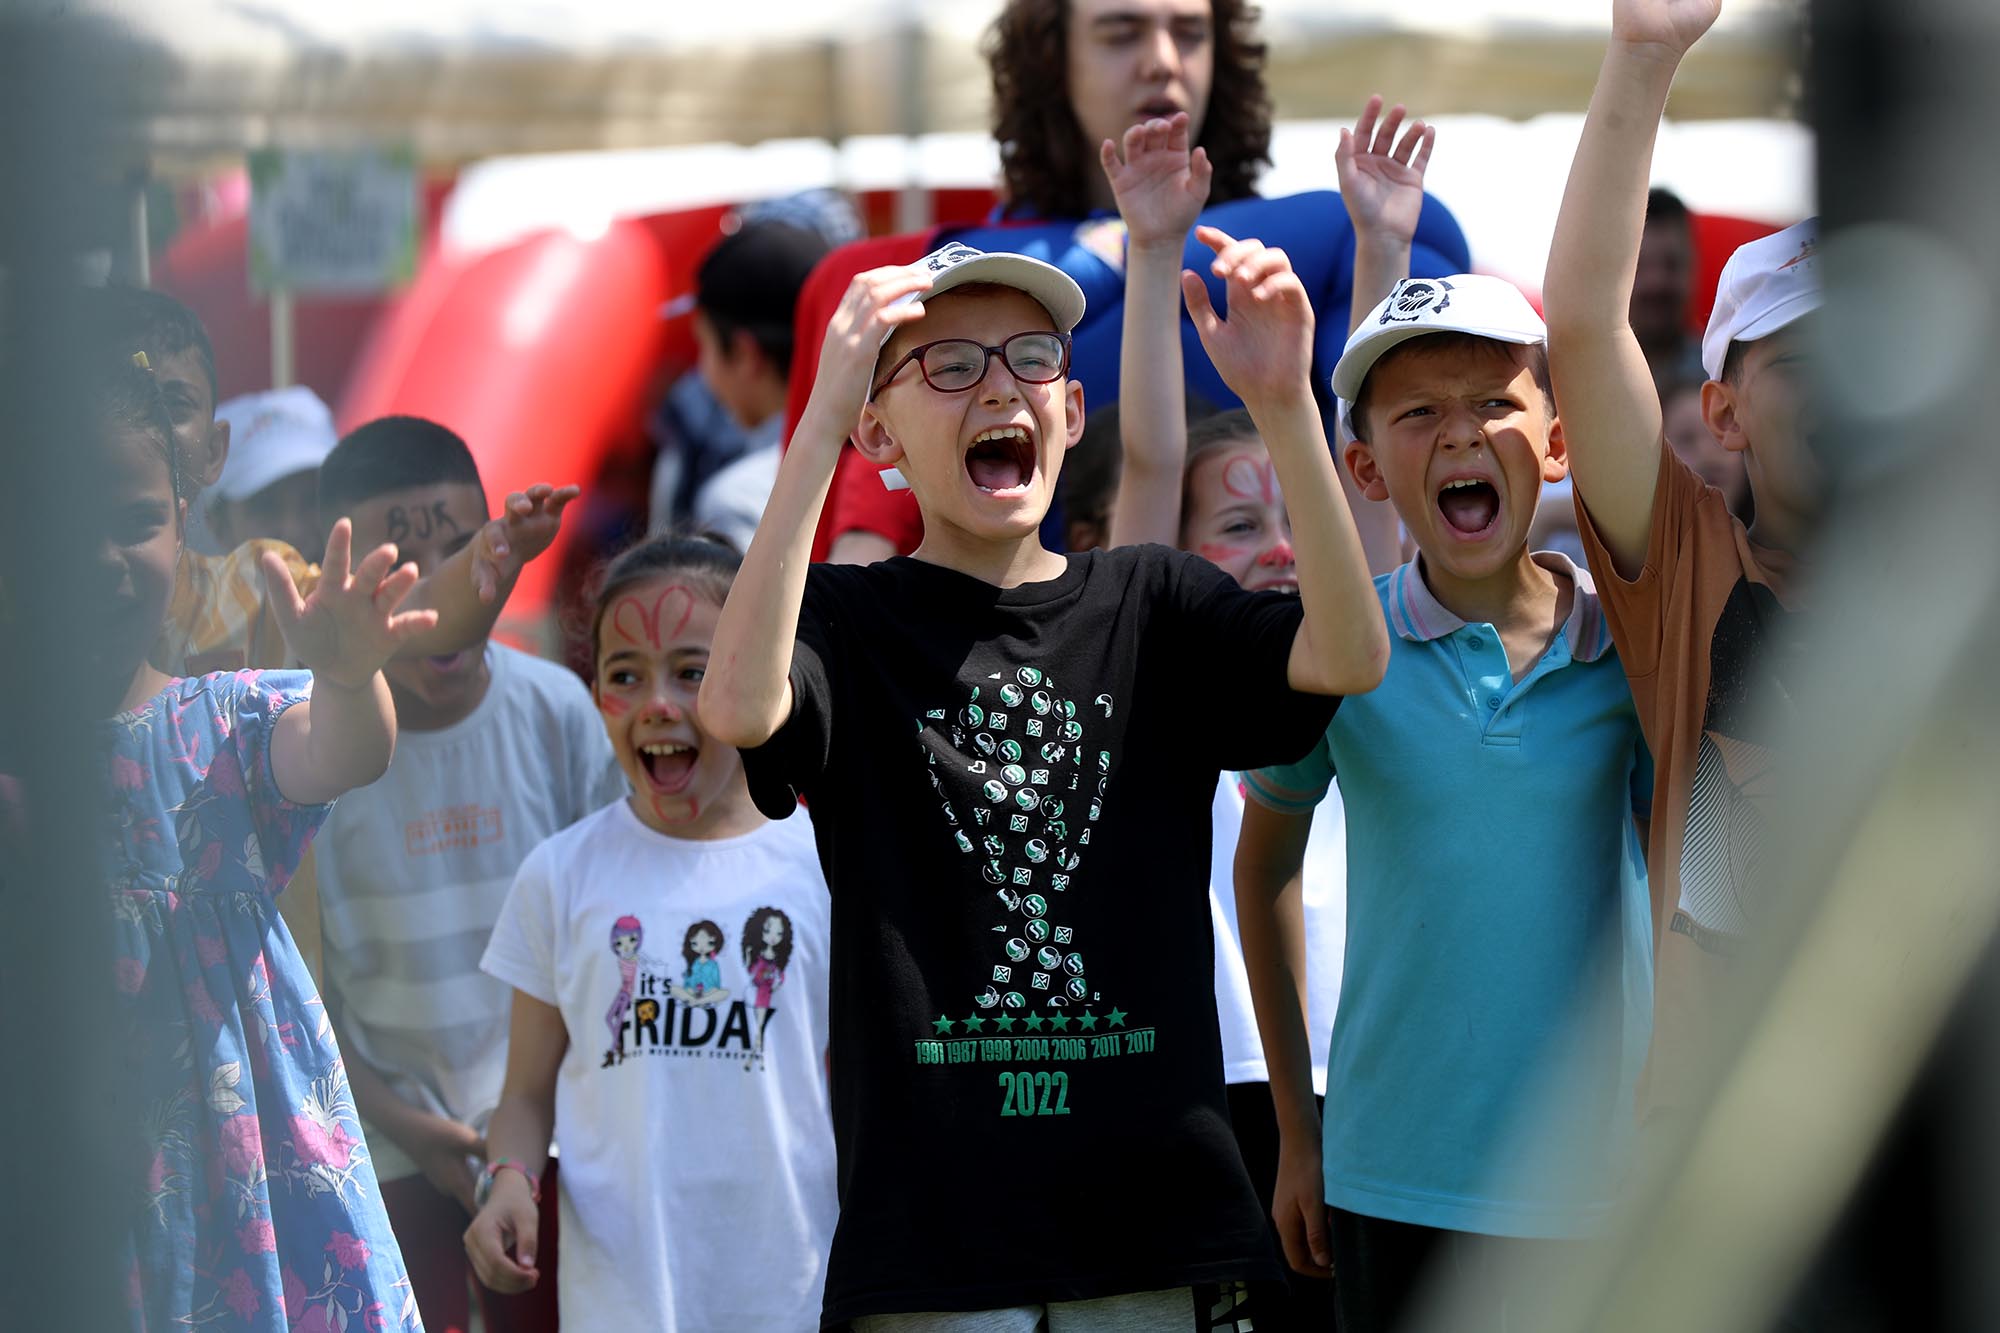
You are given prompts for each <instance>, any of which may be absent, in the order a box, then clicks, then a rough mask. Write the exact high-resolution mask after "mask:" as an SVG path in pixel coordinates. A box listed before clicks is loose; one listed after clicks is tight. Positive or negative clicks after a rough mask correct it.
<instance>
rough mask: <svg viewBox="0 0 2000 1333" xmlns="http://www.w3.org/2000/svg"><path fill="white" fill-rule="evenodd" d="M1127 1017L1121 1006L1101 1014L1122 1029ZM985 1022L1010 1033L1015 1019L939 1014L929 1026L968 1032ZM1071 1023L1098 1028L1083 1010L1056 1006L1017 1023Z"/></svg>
mask: <svg viewBox="0 0 2000 1333" xmlns="http://www.w3.org/2000/svg"><path fill="white" fill-rule="evenodd" d="M1128 1017H1130V1015H1129V1014H1127V1013H1126V1012H1125V1011H1124V1010H1123V1009H1113V1010H1112V1011H1111V1012H1110V1013H1108V1014H1106V1015H1104V1019H1103V1021H1104V1022H1105V1024H1107V1025H1108V1026H1110V1027H1114V1028H1122V1027H1124V1026H1125V1020H1126V1019H1127V1018H1128ZM988 1022H991V1023H992V1024H993V1028H994V1030H995V1031H996V1032H1012V1031H1013V1030H1014V1027H1015V1023H1016V1020H1015V1018H1014V1015H1012V1014H1004V1013H1003V1014H1001V1015H1000V1016H999V1017H998V1018H994V1019H986V1018H982V1017H981V1016H980V1015H978V1014H973V1015H972V1016H971V1017H969V1018H959V1019H952V1018H947V1017H945V1016H944V1015H943V1014H939V1015H938V1016H937V1017H936V1018H934V1019H932V1020H931V1026H932V1027H933V1028H936V1029H937V1032H938V1035H939V1036H948V1035H950V1033H951V1031H952V1030H953V1029H954V1028H958V1027H963V1028H964V1029H965V1030H966V1031H967V1032H973V1033H977V1032H984V1031H985V1030H986V1025H987V1023H988ZM1072 1022H1074V1023H1075V1024H1076V1025H1077V1026H1078V1027H1080V1028H1082V1029H1083V1030H1084V1031H1086V1032H1089V1031H1092V1030H1094V1029H1095V1028H1096V1027H1097V1024H1098V1017H1097V1015H1096V1014H1093V1013H1091V1012H1090V1011H1089V1010H1088V1009H1086V1010H1084V1011H1083V1012H1082V1013H1081V1014H1078V1015H1077V1016H1076V1017H1075V1018H1074V1019H1072V1018H1071V1017H1070V1016H1069V1015H1068V1014H1066V1013H1064V1012H1063V1011H1062V1010H1060V1009H1058V1010H1056V1011H1055V1013H1053V1014H1051V1015H1049V1016H1048V1017H1047V1018H1043V1017H1042V1016H1041V1015H1040V1014H1029V1015H1028V1016H1027V1019H1026V1020H1025V1021H1023V1022H1021V1024H1020V1026H1021V1027H1022V1028H1023V1029H1024V1030H1025V1031H1028V1032H1040V1031H1041V1030H1042V1029H1043V1028H1044V1027H1047V1028H1049V1029H1050V1030H1051V1031H1055V1032H1067V1031H1069V1025H1070V1024H1071V1023H1072Z"/></svg>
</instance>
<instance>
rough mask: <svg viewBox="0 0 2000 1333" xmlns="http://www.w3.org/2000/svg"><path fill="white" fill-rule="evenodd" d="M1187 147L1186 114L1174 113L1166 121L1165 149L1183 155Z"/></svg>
mask: <svg viewBox="0 0 2000 1333" xmlns="http://www.w3.org/2000/svg"><path fill="white" fill-rule="evenodd" d="M1187 146H1188V113H1187V112H1185V111H1176V112H1174V114H1173V115H1172V116H1170V117H1168V119H1167V147H1169V148H1171V149H1173V150H1174V151H1175V152H1180V153H1184V152H1186V151H1187Z"/></svg>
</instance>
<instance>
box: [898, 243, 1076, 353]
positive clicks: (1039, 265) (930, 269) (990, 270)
mask: <svg viewBox="0 0 2000 1333" xmlns="http://www.w3.org/2000/svg"><path fill="white" fill-rule="evenodd" d="M910 267H911V268H913V269H916V270H918V271H919V272H923V273H928V274H929V275H930V279H931V285H930V287H929V288H928V289H927V290H925V291H921V292H913V293H912V294H910V295H909V296H905V297H903V298H902V299H901V300H899V301H896V302H894V303H893V305H906V304H908V303H909V302H911V301H928V300H930V299H931V298H932V297H934V296H942V295H944V294H945V293H946V292H948V291H950V290H951V289H952V288H954V287H963V286H966V285H967V284H969V283H974V282H990V283H993V284H994V285H996V286H1000V287H1012V288H1013V289H1014V290H1015V291H1017V292H1025V293H1026V294H1027V295H1029V296H1032V297H1034V298H1035V300H1036V301H1038V302H1040V303H1041V306H1042V309H1044V310H1046V311H1048V312H1049V318H1050V319H1053V320H1054V321H1055V322H1056V328H1057V329H1059V330H1061V331H1062V332H1064V333H1068V332H1069V331H1070V330H1071V329H1073V328H1075V327H1076V326H1077V323H1078V322H1079V321H1080V320H1082V319H1083V288H1081V287H1079V286H1077V285H1076V279H1075V278H1072V277H1071V276H1070V275H1069V274H1067V273H1065V272H1063V271H1062V270H1061V269H1059V268H1057V267H1056V266H1055V265H1054V264H1047V263H1044V262H1042V261H1041V260H1039V259H1030V258H1029V257H1028V256H1027V255H1017V254H1013V253H1010V252H1008V251H1005V250H975V249H973V248H972V247H971V246H969V245H962V244H960V243H959V242H957V241H952V242H950V243H949V244H946V245H941V246H939V247H938V248H937V249H935V250H933V251H931V252H930V253H929V254H927V255H925V256H924V257H923V258H922V259H919V260H918V261H917V262H916V263H914V264H912V265H910ZM894 332H895V330H894V329H891V330H890V331H889V333H885V334H883V335H882V341H883V342H885V343H886V342H888V341H889V334H890V333H894Z"/></svg>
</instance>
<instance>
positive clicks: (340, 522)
mask: <svg viewBox="0 0 2000 1333" xmlns="http://www.w3.org/2000/svg"><path fill="white" fill-rule="evenodd" d="M353 556H354V520H352V519H349V518H337V519H335V520H334V521H333V531H332V532H329V533H328V534H327V535H326V557H325V558H324V559H322V560H321V561H320V580H321V582H322V583H327V584H331V585H332V586H333V587H336V588H338V587H339V586H340V585H341V584H343V583H345V582H347V575H348V571H349V568H350V562H351V560H352V559H353Z"/></svg>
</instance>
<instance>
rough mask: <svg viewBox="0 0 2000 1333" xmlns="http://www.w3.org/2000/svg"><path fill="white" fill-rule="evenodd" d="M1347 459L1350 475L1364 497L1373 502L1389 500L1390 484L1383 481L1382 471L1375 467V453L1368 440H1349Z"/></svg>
mask: <svg viewBox="0 0 2000 1333" xmlns="http://www.w3.org/2000/svg"><path fill="white" fill-rule="evenodd" d="M1346 458H1347V472H1348V475H1349V476H1351V477H1353V478H1354V484H1355V485H1356V486H1359V487H1360V488H1361V493H1362V494H1363V495H1365V496H1367V497H1368V498H1369V499H1371V500H1386V499H1388V498H1389V486H1388V483H1386V482H1384V481H1383V480H1382V469H1380V468H1378V467H1376V466H1375V453H1374V451H1373V450H1371V449H1370V448H1369V447H1368V442H1367V441H1366V440H1349V441H1348V442H1347V452H1346Z"/></svg>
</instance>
